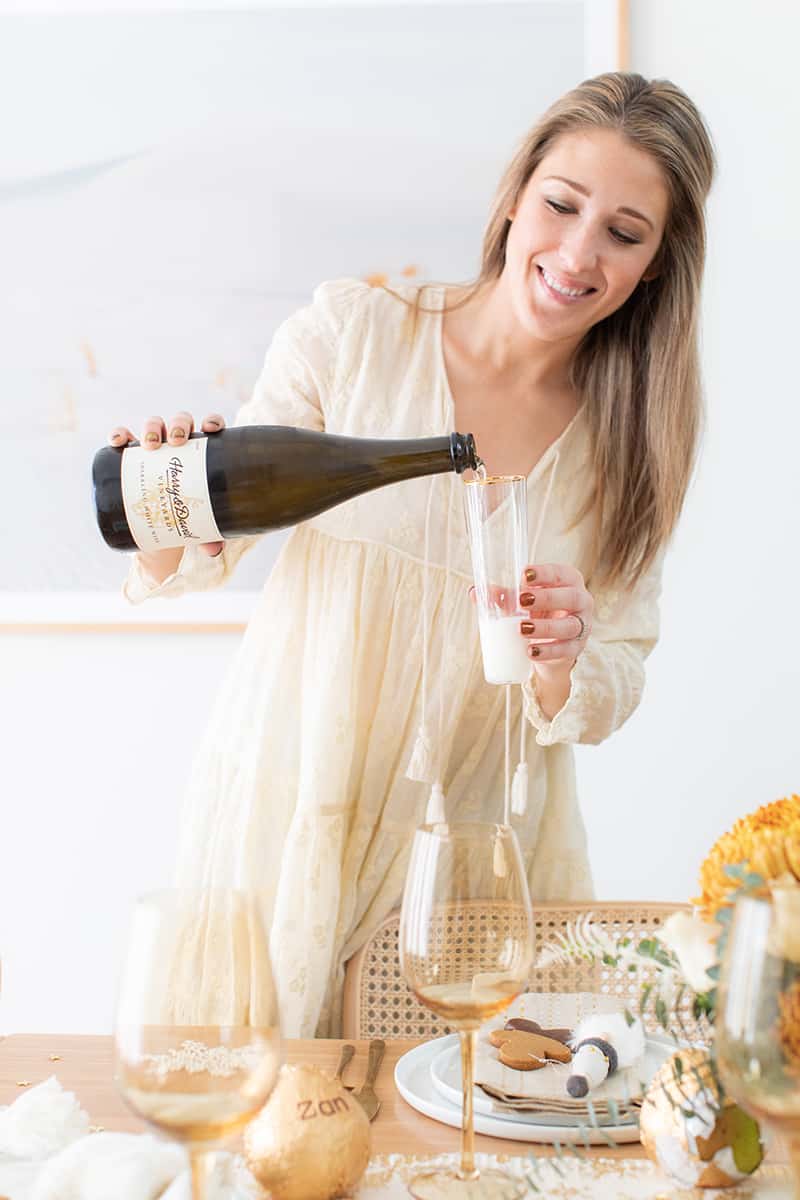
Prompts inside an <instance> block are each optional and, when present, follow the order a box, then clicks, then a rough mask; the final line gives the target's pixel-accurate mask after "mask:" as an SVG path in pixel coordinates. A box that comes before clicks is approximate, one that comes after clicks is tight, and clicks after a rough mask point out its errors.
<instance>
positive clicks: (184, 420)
mask: <svg viewBox="0 0 800 1200" xmlns="http://www.w3.org/2000/svg"><path fill="white" fill-rule="evenodd" d="M224 428H225V418H224V417H223V416H221V415H220V414H219V413H211V414H210V416H208V417H203V420H202V422H201V425H200V430H201V432H202V433H207V434H212V433H219V431H220V430H221V429H224ZM193 432H194V417H193V416H192V414H191V413H188V412H179V413H176V415H175V416H174V417H173V418H172V420H171V421H170V422H169V423H167V422H165V420H164V418H163V417H148V418H147V420H146V421H145V423H144V428H143V430H142V435H141V437H140V438H139V441H140V442H141V444H142V447H143V448H144V449H145V450H158V448H159V446H161V445H162V443H163V442H165V441H166V442H167V444H168V445H170V446H185V445H186V443H187V441H188V440H189V438H190V436H191V434H192V433H193ZM108 440H109V442H110V443H111V445H112V446H117V447H122V446H127V444H128V443H129V442H135V441H136V438H135V437H134V435H133V434H132V433H131V431H130V429H128V428H127V427H126V426H125V425H117V427H116V428H115V429H112V431H111V436H110V437H109V439H108ZM222 547H223V543H222V542H201V543H200V549H201V550H203V551H204V552H205V553H206V554H210V555H211V556H212V558H213V557H216V555H217V554H220V553H221V552H222ZM151 553H152V554H154V555H156V556H157V555H160V554H170V555H174V554H175V551H174V550H156V551H152V552H151ZM181 553H182V552H181ZM148 557H150V555H148Z"/></svg>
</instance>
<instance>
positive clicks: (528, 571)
mask: <svg viewBox="0 0 800 1200" xmlns="http://www.w3.org/2000/svg"><path fill="white" fill-rule="evenodd" d="M535 581H536V572H535V571H534V569H533V567H526V568H525V582H526V583H535Z"/></svg>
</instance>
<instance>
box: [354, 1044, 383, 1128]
mask: <svg viewBox="0 0 800 1200" xmlns="http://www.w3.org/2000/svg"><path fill="white" fill-rule="evenodd" d="M385 1051H386V1042H384V1041H382V1039H381V1038H373V1039H372V1041H371V1042H370V1044H369V1056H368V1058H367V1074H366V1076H365V1077H364V1082H363V1083H362V1085H361V1087H360V1088H359V1089H358V1091H357V1092H355V1091H354V1092H353V1096H354V1098H355V1099H356V1100H357V1101H358V1103H359V1104H360V1105H361V1107H362V1108H363V1110H364V1112H365V1113H366V1114H367V1116H368V1117H369V1119H370V1121H373V1120H374V1119H375V1117H377V1115H378V1112H379V1111H380V1107H381V1102H380V1100H379V1099H378V1097H377V1096H376V1095H375V1080H376V1079H377V1078H378V1071H379V1070H380V1068H381V1063H382V1062H383V1055H384V1053H385Z"/></svg>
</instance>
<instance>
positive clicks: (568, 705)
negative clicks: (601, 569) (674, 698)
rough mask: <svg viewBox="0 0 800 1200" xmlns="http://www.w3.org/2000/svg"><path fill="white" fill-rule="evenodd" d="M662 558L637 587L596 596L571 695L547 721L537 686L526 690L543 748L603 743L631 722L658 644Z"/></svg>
mask: <svg viewBox="0 0 800 1200" xmlns="http://www.w3.org/2000/svg"><path fill="white" fill-rule="evenodd" d="M661 565H662V560H661V558H660V557H659V559H658V560H657V561H656V563H655V564H654V565H653V567H651V568H650V570H649V571H648V572H647V573H646V574H645V575H644V576H643V577H642V578H641V579H640V580H639V582H638V584H637V585H636V587H635V588H631V589H628V588H623V587H620V588H616V589H611V590H608V591H600V592H599V593H596V594H595V617H594V627H593V629H592V632H591V635H590V637H589V640H588V641H587V643H586V647H585V649H584V650H583V653H582V654H581V655H580V656H579V658H578V661H577V662H576V663H575V666H574V667H573V668H572V677H571V687H570V693H569V696H568V697H567V699H566V701H565V703H564V705H563V707H562V708H561V709H560V711H559V712H557V713H556V714H555V716H554V717H553V719H552V720H548V719H547V717H546V716H545V714H544V713H543V712H542V709H541V707H540V706H539V703H538V700H537V697H536V691H535V683H534V681H533V680H531V682H530V683H528V684H525V685H524V686H523V691H524V695H525V713H526V716H527V718H528V720H529V721H530V722H531V724H532V725H534V726H535V728H536V730H537V733H536V741H537V742H538V744H539V745H540V746H551V745H553V744H555V743H556V742H573V743H575V742H586V743H591V744H597V743H598V742H602V741H603V740H604V739H605V738H607V737H608V736H609V734H611V733H613V732H614V730H615V729H619V727H620V726H621V725H623V724H624V723H625V721H627V719H628V717H629V716H630V715H631V713H632V712H633V711H634V709H635V708H636V706H637V705H638V703H639V700H640V699H641V695H642V691H643V690H644V662H645V659H646V658H647V656H648V654H649V653H650V651H651V650H652V649H653V647H654V646H655V644H656V641H657V640H658V632H659V609H658V598H659V594H660V591H661Z"/></svg>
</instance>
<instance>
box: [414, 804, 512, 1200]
mask: <svg viewBox="0 0 800 1200" xmlns="http://www.w3.org/2000/svg"><path fill="white" fill-rule="evenodd" d="M532 963H533V917H532V914H531V902H530V896H529V894H528V882H527V879H526V877H525V870H524V867H523V864H522V855H521V853H520V849H519V844H518V842H517V838H516V835H515V833H514V831H513V830H512V829H511V828H510V827H509V826H507V825H495V824H490V823H488V822H486V823H484V822H464V823H460V824H456V823H454V824H444V823H442V824H436V825H423V826H421V827H420V828H419V829H418V830H417V832H416V834H415V836H414V843H413V846H412V849H411V860H410V862H409V867H408V875H407V877H406V885H405V891H404V894H403V907H402V911H401V916H400V964H401V968H402V971H403V975H404V977H405V980H406V982H407V983H408V985H409V987H410V988H411V990H412V991H413V993H414V995H415V996H416V997H417V999H418V1000H419V1001H420V1003H421V1004H424V1005H425V1006H426V1007H427V1008H430V1009H432V1010H433V1011H434V1012H435V1013H437V1014H438V1015H439V1016H440V1017H443V1018H444V1019H445V1020H446V1021H447V1022H448V1024H450V1025H454V1026H455V1027H456V1028H457V1029H458V1032H459V1035H460V1039H461V1081H462V1088H463V1108H462V1121H461V1164H460V1166H459V1167H458V1168H457V1169H454V1170H447V1169H442V1170H437V1171H433V1172H423V1173H421V1174H419V1175H417V1176H416V1177H415V1178H414V1179H413V1180H412V1182H411V1184H410V1185H409V1191H410V1192H411V1195H412V1196H415V1197H417V1200H462V1198H466V1197H470V1198H471V1200H478V1198H479V1200H517V1197H520V1196H523V1195H525V1193H526V1191H527V1186H526V1185H525V1184H524V1183H521V1182H519V1181H517V1180H514V1179H512V1178H511V1177H510V1176H509V1175H507V1174H505V1172H503V1171H494V1170H493V1171H484V1172H483V1173H480V1172H479V1171H478V1170H477V1169H476V1167H475V1153H474V1143H475V1135H474V1127H473V1111H472V1100H473V1096H472V1093H473V1075H474V1058H475V1043H476V1031H477V1029H478V1027H479V1025H480V1024H481V1022H483V1021H485V1020H487V1019H488V1018H489V1017H493V1016H496V1015H497V1013H499V1012H502V1011H503V1009H504V1008H506V1007H507V1006H508V1005H509V1004H510V1003H511V1001H512V1000H513V999H514V997H515V996H518V995H519V994H520V992H522V991H523V990H524V988H525V985H526V982H527V980H528V976H529V974H530V970H531V966H532Z"/></svg>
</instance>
